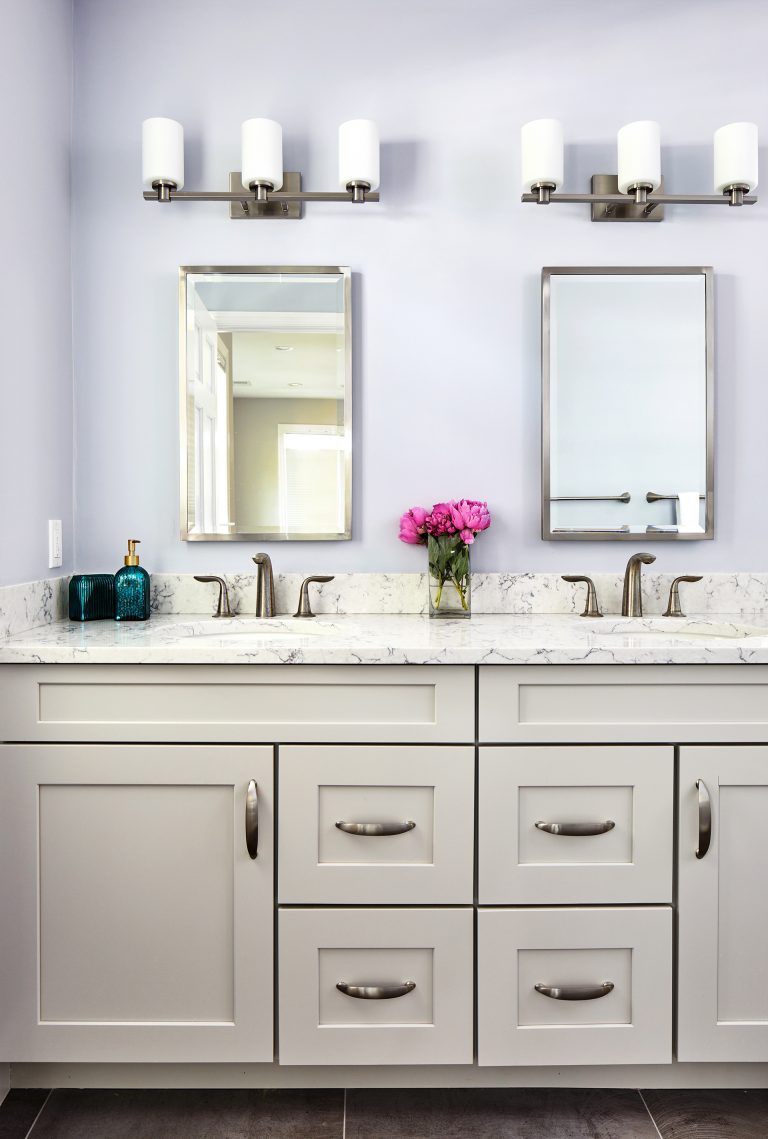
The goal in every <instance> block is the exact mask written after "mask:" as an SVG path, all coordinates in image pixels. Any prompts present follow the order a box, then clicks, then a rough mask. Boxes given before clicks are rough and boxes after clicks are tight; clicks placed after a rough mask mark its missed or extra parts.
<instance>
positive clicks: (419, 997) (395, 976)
mask: <svg viewBox="0 0 768 1139" xmlns="http://www.w3.org/2000/svg"><path fill="white" fill-rule="evenodd" d="M472 924H473V923H472V910H471V909H469V908H467V909H436V910H427V909H384V910H369V909H354V910H343V909H317V910H311V909H288V910H281V911H280V916H279V930H280V986H279V987H280V1003H279V1008H280V1055H279V1059H280V1063H281V1064H471V1063H472V1044H473V1015H472V987H473V986H472V982H473V953H472ZM339 985H341V986H343V988H344V989H345V990H346V991H341V990H340V989H339V988H338V986H339ZM371 989H373V991H374V993H375V994H377V995H376V996H375V997H374V996H370V999H368V998H364V997H362V996H359V995H355V994H360V993H362V992H364V991H368V992H369V994H370V991H371ZM382 994H400V995H390V996H384V995H382Z"/></svg>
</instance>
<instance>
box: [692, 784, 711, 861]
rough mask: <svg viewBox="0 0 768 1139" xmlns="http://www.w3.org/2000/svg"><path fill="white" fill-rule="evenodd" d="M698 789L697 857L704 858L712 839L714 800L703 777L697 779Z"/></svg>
mask: <svg viewBox="0 0 768 1139" xmlns="http://www.w3.org/2000/svg"><path fill="white" fill-rule="evenodd" d="M696 790H697V791H698V793H699V845H698V846H697V847H696V857H697V858H703V857H704V855H705V854H706V853H707V851H708V850H709V844H710V842H711V841H712V802H711V800H710V798H709V791H708V790H707V785H706V783H705V782H704V780H703V779H697V780H696Z"/></svg>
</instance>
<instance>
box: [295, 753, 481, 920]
mask: <svg viewBox="0 0 768 1139" xmlns="http://www.w3.org/2000/svg"><path fill="white" fill-rule="evenodd" d="M474 795H475V792H474V749H473V748H471V747H434V748H430V747H407V746H403V745H401V746H396V747H386V746H385V747H374V746H369V747H336V746H334V747H324V746H309V745H306V746H301V745H295V746H289V747H283V748H281V749H280V803H281V807H280V828H279V835H280V838H279V849H280V857H279V867H280V869H279V898H280V901H281V902H305V903H308V902H321V903H323V902H325V903H333V902H336V903H341V904H360V903H362V904H365V903H389V904H397V903H430V902H432V903H451V902H452V903H471V902H472V891H473V862H474ZM337 824H342V825H341V826H339V825H337ZM378 829H382V830H383V831H384V832H391V833H383V834H381V835H379V834H375V833H374V834H372V833H370V832H371V831H372V830H378ZM360 832H362V833H360Z"/></svg>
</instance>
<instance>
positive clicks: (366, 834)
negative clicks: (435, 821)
mask: <svg viewBox="0 0 768 1139" xmlns="http://www.w3.org/2000/svg"><path fill="white" fill-rule="evenodd" d="M336 826H337V827H338V828H339V830H340V831H344V833H345V834H359V835H362V836H363V838H381V837H382V835H388V834H405V833H406V831H412V830H413V828H414V827H415V826H416V824H415V823H414V822H412V821H411V820H410V819H403V821H402V822H399V823H345V822H344V821H341V822H338V823H336Z"/></svg>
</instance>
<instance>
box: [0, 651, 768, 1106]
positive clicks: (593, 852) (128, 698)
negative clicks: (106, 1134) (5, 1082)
mask: <svg viewBox="0 0 768 1139" xmlns="http://www.w3.org/2000/svg"><path fill="white" fill-rule="evenodd" d="M767 693H768V667H765V666H759V665H755V666H752V667H749V668H745V667H741V666H739V667H734V666H726V667H723V666H715V665H712V666H710V665H707V666H685V665H652V666H635V665H626V666H625V665H590V666H574V665H570V666H568V665H563V666H560V665H541V664H539V665H530V666H512V665H492V666H491V665H481V666H479V667H474V666H471V665H383V666H381V665H371V666H367V665H366V666H357V665H342V666H337V665H319V666H314V665H312V666H304V665H296V666H294V665H291V666H286V665H272V664H270V665H257V666H248V665H225V664H222V665H200V666H191V665H187V666H178V665H145V664H141V665H123V664H118V665H94V664H83V665H8V666H3V668H2V670H0V724H1V725H2V735H1V736H0V739H2V740H3V741H4V742H3V743H2V744H0V914H1V915H2V921H1V922H0V962H1V967H0V1060H2V1061H11V1062H20V1063H21V1062H25V1061H29V1062H33V1063H34V1062H39V1061H51V1062H57V1063H58V1064H61V1065H63V1066H66V1065H67V1064H69V1063H72V1064H73V1065H74V1067H73V1068H72V1069H71V1071H69V1072H66V1071H65V1072H64V1073H63V1074H62V1076H61V1078H62V1080H63V1079H69V1080H71V1079H76V1078H77V1075H78V1072H79V1069H78V1067H77V1065H78V1064H79V1063H87V1062H95V1063H98V1062H100V1061H114V1062H119V1063H137V1062H141V1061H145V1062H158V1061H159V1062H167V1063H180V1064H186V1063H190V1062H194V1063H206V1062H207V1063H211V1064H215V1063H232V1064H243V1065H244V1064H247V1063H256V1064H264V1065H266V1067H265V1068H263V1069H259V1068H254V1069H253V1071H254V1072H255V1073H256V1075H255V1077H254V1078H255V1079H256V1080H257V1082H264V1083H266V1084H270V1083H275V1084H279V1083H282V1084H283V1085H284V1086H287V1085H288V1084H289V1083H290V1081H291V1079H293V1080H294V1081H301V1080H302V1078H303V1077H302V1071H301V1066H304V1065H309V1066H316V1067H318V1068H322V1067H326V1068H328V1072H327V1074H325V1075H324V1074H323V1073H321V1072H318V1073H316V1074H314V1075H313V1078H312V1082H313V1083H317V1084H318V1085H322V1084H324V1083H325V1084H327V1085H328V1086H338V1081H339V1080H340V1079H344V1078H347V1077H350V1078H352V1079H354V1078H355V1077H351V1072H352V1070H353V1069H355V1068H358V1067H359V1066H360V1065H373V1066H381V1067H382V1068H386V1067H387V1066H391V1067H392V1072H391V1079H393V1080H395V1079H398V1078H400V1079H402V1078H403V1073H402V1072H401V1073H400V1074H399V1075H398V1072H397V1070H396V1069H397V1066H398V1065H400V1066H403V1065H407V1066H412V1068H413V1071H412V1072H411V1073H410V1074H409V1075H408V1078H407V1080H405V1082H406V1083H416V1084H418V1083H419V1082H425V1083H427V1084H430V1083H432V1084H434V1083H435V1082H437V1083H438V1084H440V1083H442V1082H443V1081H444V1080H445V1079H451V1078H453V1077H452V1076H451V1075H450V1074H446V1075H441V1074H440V1072H441V1069H440V1067H439V1066H441V1065H457V1066H460V1068H458V1069H457V1073H454V1075H456V1079H457V1081H458V1080H459V1079H461V1080H464V1081H465V1082H466V1083H467V1084H468V1085H469V1084H476V1085H478V1086H480V1085H488V1086H490V1085H499V1084H505V1083H523V1084H525V1082H526V1078H527V1077H526V1070H527V1069H531V1068H539V1069H542V1070H543V1069H547V1068H549V1069H550V1070H551V1071H552V1073H553V1077H552V1078H553V1081H555V1082H557V1081H558V1080H564V1079H566V1078H567V1073H566V1074H565V1075H564V1074H559V1075H557V1076H555V1075H554V1073H555V1072H556V1070H557V1069H562V1070H563V1072H565V1070H566V1066H571V1067H572V1068H573V1069H574V1076H575V1077H576V1082H577V1083H578V1082H580V1081H583V1080H589V1079H591V1078H594V1079H595V1080H597V1081H601V1079H602V1077H601V1075H600V1072H599V1069H598V1067H597V1066H599V1065H625V1069H624V1070H625V1072H626V1075H617V1076H615V1077H614V1081H615V1082H618V1083H623V1084H625V1086H639V1085H638V1084H637V1083H636V1082H635V1081H637V1080H638V1079H641V1078H643V1079H644V1078H646V1077H645V1075H643V1073H646V1075H647V1070H646V1069H644V1068H642V1069H641V1068H640V1067H639V1066H640V1065H658V1066H659V1072H658V1075H659V1079H660V1080H661V1081H666V1082H667V1083H669V1082H670V1081H671V1082H672V1083H674V1082H675V1081H676V1080H677V1078H678V1077H677V1076H675V1075H667V1074H666V1073H668V1072H669V1065H670V1064H671V1063H672V1061H673V1058H674V1057H676V1058H677V1059H678V1060H682V1061H688V1062H691V1063H694V1064H696V1063H698V1062H718V1061H737V1062H739V1063H744V1064H748V1063H749V1062H755V1061H759V1062H765V1061H768V996H766V992H768V987H767V986H766V984H765V978H766V976H768V968H767V967H766V964H765V963H766V960H768V903H766V902H765V895H766V891H765V888H764V881H763V880H764V878H765V876H766V871H768V827H767V826H766V819H768V743H765V744H764V743H763V741H768V700H766V694H767ZM678 778H679V792H678V791H676V787H678V782H677V780H678ZM273 781H274V784H275V786H274V791H275V794H274V795H273ZM697 781H698V787H697ZM257 801H258V807H257V806H256V802H257ZM707 802H709V808H710V817H711V828H710V833H709V846H708V849H707V850H706V852H705V853H704V852H703V845H702V844H705V843H706V833H705V832H706V831H707V825H706V824H707ZM676 812H677V818H676ZM275 816H276V817H275ZM256 823H258V840H257V839H256V828H255V824H256ZM676 825H677V827H678V834H679V845H678V849H677V851H675V850H674V848H673V843H674V834H675V826H676ZM697 847H698V849H699V853H701V854H703V857H700V858H697V857H696V853H695V852H696V850H697ZM275 850H276V851H277V865H275V864H274V853H275ZM675 858H677V863H678V874H677V894H675V890H674V883H675V874H674V871H675ZM678 923H679V941H678V945H677V949H676V946H675V936H676V927H677V925H678ZM273 947H274V949H275V950H276V952H277V955H278V960H277V962H274V961H273ZM675 959H676V960H677V968H676V972H675V973H673V962H674V961H675ZM276 989H277V991H278V993H279V1004H278V1016H277V1021H278V1027H277V1038H276V1039H275V1037H274V1031H273V1023H274V997H275V991H276ZM676 1007H677V1018H676V1020H677V1029H676V1035H675V1033H674V1031H673V1030H674V1021H675V1017H674V1012H675V1008H676ZM334 1065H335V1066H336V1071H335V1072H334V1071H333V1070H331V1069H332V1067H333V1066H334ZM429 1065H433V1066H434V1068H433V1069H432V1070H431V1075H430V1069H429V1068H428V1066H429ZM631 1065H635V1067H634V1068H632V1067H631ZM329 1066H330V1067H329ZM590 1066H594V1068H593V1072H592V1074H590ZM417 1067H421V1069H422V1070H423V1072H424V1075H423V1077H420V1076H419V1075H418V1074H417V1073H416V1069H417ZM473 1068H474V1070H473ZM576 1068H578V1069H579V1072H578V1073H576V1071H575V1069H576ZM342 1069H347V1071H346V1072H345V1071H343V1070H342ZM445 1071H446V1070H445V1069H443V1072H445ZM693 1071H694V1069H689V1068H686V1069H684V1070H682V1072H681V1074H680V1075H679V1080H680V1081H682V1085H681V1086H689V1084H688V1083H686V1082H685V1081H686V1080H688V1079H690V1077H691V1072H693ZM695 1072H696V1074H697V1076H698V1078H699V1079H700V1080H702V1081H703V1080H705V1079H706V1076H707V1069H705V1068H697V1069H695ZM718 1072H719V1074H718V1076H717V1077H716V1078H719V1079H722V1078H723V1070H722V1069H719V1070H718ZM73 1073H74V1074H73ZM260 1073H261V1074H260ZM292 1073H293V1076H292ZM54 1075H55V1073H54ZM363 1075H364V1073H360V1074H359V1075H358V1076H357V1079H358V1081H359V1079H361V1078H362V1077H363ZM85 1078H86V1079H87V1076H86V1077H85ZM387 1078H388V1077H387V1076H384V1075H381V1074H380V1075H379V1076H378V1077H377V1081H383V1083H386V1082H387ZM547 1078H548V1077H547V1076H546V1074H545V1075H541V1074H540V1075H539V1076H538V1077H537V1079H536V1081H535V1082H547ZM735 1078H736V1077H735V1076H734V1079H735ZM305 1083H306V1080H305ZM395 1086H401V1085H395ZM745 1086H746V1085H745Z"/></svg>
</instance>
